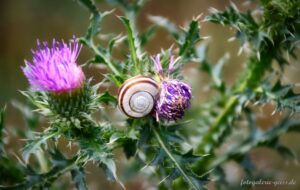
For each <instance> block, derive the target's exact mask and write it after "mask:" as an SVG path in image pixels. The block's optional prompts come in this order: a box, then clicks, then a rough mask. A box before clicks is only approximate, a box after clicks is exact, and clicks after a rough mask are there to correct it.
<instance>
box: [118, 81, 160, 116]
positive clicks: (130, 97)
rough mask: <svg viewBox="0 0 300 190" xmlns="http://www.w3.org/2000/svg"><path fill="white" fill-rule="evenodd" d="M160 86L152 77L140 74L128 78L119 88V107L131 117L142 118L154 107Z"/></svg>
mask: <svg viewBox="0 0 300 190" xmlns="http://www.w3.org/2000/svg"><path fill="white" fill-rule="evenodd" d="M158 91H159V87H158V84H157V82H156V81H155V80H153V79H152V78H150V77H146V76H142V75H138V76H135V77H132V78H130V79H128V80H126V81H125V82H124V83H123V84H122V86H121V87H120V89H119V93H118V94H119V97H118V102H119V108H120V110H121V111H122V112H123V113H124V114H125V115H127V116H128V117H131V118H142V117H145V116H147V115H148V114H150V113H151V112H152V110H153V108H154V105H155V101H156V97H157V95H158Z"/></svg>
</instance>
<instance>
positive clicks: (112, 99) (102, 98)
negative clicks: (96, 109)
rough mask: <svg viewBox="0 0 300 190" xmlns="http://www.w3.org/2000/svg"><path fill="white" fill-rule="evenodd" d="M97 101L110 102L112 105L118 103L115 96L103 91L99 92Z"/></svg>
mask: <svg viewBox="0 0 300 190" xmlns="http://www.w3.org/2000/svg"><path fill="white" fill-rule="evenodd" d="M98 102H99V103H105V104H108V103H111V104H112V105H117V104H118V100H117V98H116V97H115V96H112V95H111V94H110V93H109V92H104V93H103V94H101V95H100V96H99V98H98Z"/></svg>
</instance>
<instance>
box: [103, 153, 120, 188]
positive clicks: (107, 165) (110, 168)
mask: <svg viewBox="0 0 300 190" xmlns="http://www.w3.org/2000/svg"><path fill="white" fill-rule="evenodd" d="M100 166H101V167H102V168H103V169H104V171H105V174H106V176H107V177H108V179H109V180H112V181H116V182H118V183H119V184H120V185H121V187H122V188H123V189H125V186H124V185H123V183H122V182H121V181H120V180H119V178H118V176H117V167H116V164H115V162H114V161H113V159H109V158H106V159H102V160H101V164H100Z"/></svg>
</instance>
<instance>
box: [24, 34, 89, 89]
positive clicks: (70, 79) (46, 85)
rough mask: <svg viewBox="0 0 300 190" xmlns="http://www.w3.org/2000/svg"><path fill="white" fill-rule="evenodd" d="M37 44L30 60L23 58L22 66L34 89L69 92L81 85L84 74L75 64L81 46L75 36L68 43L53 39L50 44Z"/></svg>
mask: <svg viewBox="0 0 300 190" xmlns="http://www.w3.org/2000/svg"><path fill="white" fill-rule="evenodd" d="M37 44H38V49H37V50H32V53H33V59H32V62H29V61H27V60H25V64H26V66H25V67H24V68H22V70H23V72H24V74H25V76H26V77H27V79H28V81H29V83H30V85H31V86H32V87H33V89H34V90H43V91H48V92H54V93H59V92H70V91H72V90H74V89H78V88H80V87H81V86H82V85H83V83H84V80H85V76H84V73H83V71H82V69H81V67H80V66H78V65H77V64H76V59H77V57H78V54H79V52H80V49H81V46H79V45H78V43H77V42H76V39H75V37H74V39H73V40H72V41H71V42H69V43H68V44H67V43H65V42H64V41H62V42H58V41H56V40H55V39H54V40H53V41H52V46H49V45H48V43H47V42H43V43H42V44H41V43H40V42H39V41H38V42H37Z"/></svg>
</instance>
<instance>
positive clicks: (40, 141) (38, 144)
mask: <svg viewBox="0 0 300 190" xmlns="http://www.w3.org/2000/svg"><path fill="white" fill-rule="evenodd" d="M61 133H62V132H61V130H59V129H57V128H54V127H53V128H48V129H47V130H46V131H44V132H43V133H41V134H40V135H37V136H35V137H34V138H33V139H29V140H27V144H26V145H25V147H24V148H23V150H22V157H23V159H24V160H25V161H26V162H28V161H29V157H30V155H31V154H35V152H36V151H39V150H41V149H42V145H45V146H47V141H48V140H49V139H51V138H59V137H60V135H61Z"/></svg>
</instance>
